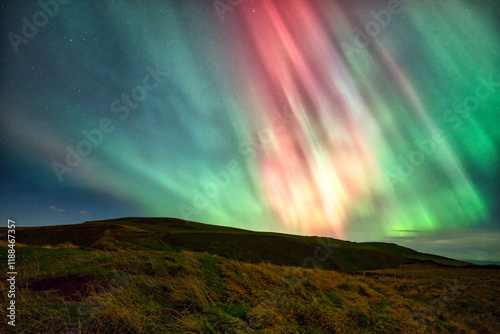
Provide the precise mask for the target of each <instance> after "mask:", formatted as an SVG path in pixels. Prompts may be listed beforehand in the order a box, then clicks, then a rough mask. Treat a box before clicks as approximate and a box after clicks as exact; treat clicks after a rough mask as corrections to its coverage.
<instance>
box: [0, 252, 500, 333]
mask: <svg viewBox="0 0 500 334" xmlns="http://www.w3.org/2000/svg"><path fill="white" fill-rule="evenodd" d="M17 252H18V257H17V259H18V265H17V272H18V276H17V279H18V281H17V289H18V293H17V294H16V302H17V316H18V318H17V321H16V324H17V326H16V332H17V333H404V332H406V333H424V332H425V333H495V332H498V331H497V330H498V328H500V310H499V305H500V271H498V270H483V269H464V268H442V267H437V266H431V265H425V266H424V265H409V266H406V267H405V266H403V267H401V268H398V269H387V270H378V271H370V272H362V273H361V272H358V273H351V274H349V273H339V272H335V271H327V270H321V269H315V270H312V269H302V268H296V267H286V266H277V265H272V264H266V263H261V264H250V263H243V262H239V261H235V260H228V259H226V258H222V257H219V256H216V255H211V254H208V253H201V252H191V251H174V250H172V251H142V250H116V251H106V250H82V249H79V248H75V247H73V246H71V245H69V244H67V245H61V246H60V247H45V248H44V247H18V248H17ZM5 253H6V252H5V251H2V256H4V254H5ZM1 261H5V262H6V260H5V259H4V258H2V259H1ZM5 262H4V263H5ZM0 289H1V291H0V295H1V299H2V300H3V301H5V300H7V286H6V280H5V277H2V279H1V283H0ZM2 304H3V303H2ZM3 305H5V304H3ZM1 309H2V311H1V313H2V314H1V319H0V325H1V326H2V328H6V326H7V325H6V324H5V319H6V313H5V312H6V310H5V308H4V307H2V308H1Z"/></svg>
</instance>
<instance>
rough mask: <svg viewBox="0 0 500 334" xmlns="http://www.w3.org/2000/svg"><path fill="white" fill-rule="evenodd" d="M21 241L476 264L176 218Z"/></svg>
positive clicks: (377, 264)
mask: <svg viewBox="0 0 500 334" xmlns="http://www.w3.org/2000/svg"><path fill="white" fill-rule="evenodd" d="M17 240H18V242H20V243H22V244H26V245H31V246H47V245H51V246H56V245H59V244H66V243H70V244H72V245H74V246H78V247H81V248H84V249H101V250H110V251H113V250H118V249H123V250H125V249H127V250H166V249H179V250H182V249H184V250H190V251H199V252H208V253H211V254H215V255H219V256H223V257H225V258H229V259H234V260H239V261H243V262H249V263H260V262H269V263H271V264H276V265H288V266H305V267H312V266H313V265H317V266H319V267H321V268H323V269H333V270H338V271H359V270H375V269H384V268H396V267H398V266H400V265H402V264H411V263H419V262H424V263H435V264H440V265H448V266H456V267H460V266H465V265H470V263H467V262H462V261H457V260H453V259H448V258H445V257H441V256H437V255H432V254H424V253H419V252H417V251H414V250H412V249H409V248H405V247H402V246H398V245H396V244H392V243H380V242H369V243H356V242H349V241H343V240H337V239H332V238H318V237H310V236H298V235H291V234H281V233H270V232H254V231H248V230H243V229H238V228H230V227H223V226H216V225H208V224H201V223H196V222H191V221H185V220H180V219H174V218H136V217H131V218H119V219H110V220H101V221H92V222H85V223H82V224H74V225H57V226H43V227H25V228H19V229H18V231H17ZM308 258H309V260H304V259H308ZM313 258H316V261H314V260H312V259H313ZM322 259H325V260H322ZM313 262H314V263H313Z"/></svg>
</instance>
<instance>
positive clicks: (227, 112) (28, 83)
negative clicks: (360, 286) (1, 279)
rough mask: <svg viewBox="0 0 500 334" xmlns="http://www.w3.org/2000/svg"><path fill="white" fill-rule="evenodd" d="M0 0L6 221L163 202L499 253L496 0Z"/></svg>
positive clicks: (239, 220) (148, 213)
mask: <svg viewBox="0 0 500 334" xmlns="http://www.w3.org/2000/svg"><path fill="white" fill-rule="evenodd" d="M228 3H229V4H230V5H229V4H228ZM0 6H1V17H2V27H1V35H2V44H1V50H2V51H0V52H1V54H0V55H1V57H0V61H1V63H0V64H1V65H0V66H1V67H0V70H1V72H0V73H1V77H0V85H1V86H0V87H1V88H0V94H1V100H0V101H1V114H0V117H1V122H0V124H1V129H0V131H1V132H0V135H1V143H2V144H1V156H0V158H1V167H0V168H1V177H2V178H1V182H0V189H1V192H0V200H1V203H0V208H1V212H2V215H3V217H4V218H2V219H3V220H4V221H5V224H6V223H7V218H11V219H15V220H16V223H17V226H36V225H53V224H69V223H80V222H83V221H90V220H98V219H107V218H117V217H127V216H145V217H156V216H164V217H177V218H183V219H189V220H193V221H199V222H204V223H209V224H217V225H224V226H232V227H239V228H245V229H251V230H258V231H277V232H287V233H294V234H303V235H322V236H331V237H335V238H341V239H346V240H352V241H387V242H396V243H398V244H401V245H404V246H408V247H411V248H413V249H416V250H419V251H424V252H431V253H437V254H440V255H444V256H449V257H454V258H458V259H468V260H476V261H479V260H489V261H499V260H500V205H499V204H500V5H499V4H498V2H497V1H474V2H473V1H447V0H442V1H418V2H417V1H413V2H411V1H402V2H399V1H395V0H390V1H348V0H337V1H333V0H330V1H327V0H314V1H310V0H268V1H257V0H253V1H252V0H243V1H239V0H236V1H230V0H228V1H227V2H223V1H215V2H212V1H194V0H192V1H155V0H150V1H137V0H135V1H132V0H130V1H128V0H122V1H111V0H110V1H91V2H90V3H87V2H83V1H68V0H65V1H62V0H60V1H59V2H55V0H43V1H41V2H40V3H39V2H37V1H10V2H9V3H8V4H3V5H0Z"/></svg>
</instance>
